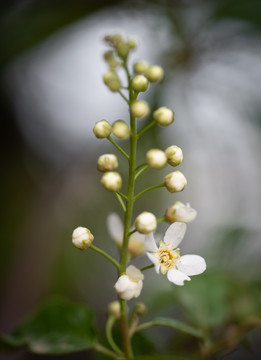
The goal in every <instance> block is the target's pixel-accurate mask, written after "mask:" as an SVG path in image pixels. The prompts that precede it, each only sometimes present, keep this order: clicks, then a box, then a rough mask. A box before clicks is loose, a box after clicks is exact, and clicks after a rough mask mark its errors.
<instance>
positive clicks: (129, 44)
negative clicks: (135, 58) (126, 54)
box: [127, 39, 137, 49]
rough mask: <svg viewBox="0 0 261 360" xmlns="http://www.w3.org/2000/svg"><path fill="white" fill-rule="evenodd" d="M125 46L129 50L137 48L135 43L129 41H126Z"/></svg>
mask: <svg viewBox="0 0 261 360" xmlns="http://www.w3.org/2000/svg"><path fill="white" fill-rule="evenodd" d="M127 45H128V46H129V48H130V49H134V48H135V47H136V46H137V43H136V41H135V40H132V39H130V40H128V41H127Z"/></svg>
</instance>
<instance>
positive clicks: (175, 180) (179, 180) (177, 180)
mask: <svg viewBox="0 0 261 360" xmlns="http://www.w3.org/2000/svg"><path fill="white" fill-rule="evenodd" d="M164 183H165V186H166V188H167V189H168V191H169V192H171V193H174V192H179V191H182V190H183V189H184V188H185V186H186V185H187V179H186V178H185V176H184V175H183V174H182V172H180V171H174V172H172V173H170V174H168V175H166V176H165V178H164Z"/></svg>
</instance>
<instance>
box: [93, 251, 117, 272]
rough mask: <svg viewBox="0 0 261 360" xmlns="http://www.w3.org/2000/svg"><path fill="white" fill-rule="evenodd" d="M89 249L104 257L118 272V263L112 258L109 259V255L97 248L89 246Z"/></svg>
mask: <svg viewBox="0 0 261 360" xmlns="http://www.w3.org/2000/svg"><path fill="white" fill-rule="evenodd" d="M90 249H92V250H94V251H96V252H97V253H98V254H100V255H102V256H104V257H105V258H106V259H107V260H109V261H110V262H111V263H112V264H113V265H114V266H116V268H117V269H118V270H119V269H120V264H119V263H118V261H116V260H115V259H113V257H111V256H110V255H109V254H107V253H106V252H105V251H103V250H102V249H100V248H98V247H97V246H94V245H91V246H90Z"/></svg>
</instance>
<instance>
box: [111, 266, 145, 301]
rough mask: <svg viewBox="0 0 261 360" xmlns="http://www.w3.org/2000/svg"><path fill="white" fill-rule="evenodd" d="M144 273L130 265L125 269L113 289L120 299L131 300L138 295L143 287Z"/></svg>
mask: <svg viewBox="0 0 261 360" xmlns="http://www.w3.org/2000/svg"><path fill="white" fill-rule="evenodd" d="M143 279H144V275H143V274H142V272H141V271H140V270H139V269H137V268H136V267H135V266H133V265H130V266H128V267H127V269H126V275H125V274H123V275H121V276H120V277H119V278H118V280H117V282H116V284H115V285H114V289H115V290H116V292H117V294H118V295H119V297H120V298H121V299H124V300H131V299H133V298H137V297H138V296H140V293H141V290H142V287H143Z"/></svg>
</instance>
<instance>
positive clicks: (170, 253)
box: [145, 222, 206, 285]
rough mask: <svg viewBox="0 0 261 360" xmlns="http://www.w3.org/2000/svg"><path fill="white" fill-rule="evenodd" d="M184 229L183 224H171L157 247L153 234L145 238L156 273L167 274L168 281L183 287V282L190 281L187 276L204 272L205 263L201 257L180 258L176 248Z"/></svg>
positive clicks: (184, 256)
mask: <svg viewBox="0 0 261 360" xmlns="http://www.w3.org/2000/svg"><path fill="white" fill-rule="evenodd" d="M186 228H187V226H186V224H184V223H180V222H175V223H174V224H171V225H170V227H169V228H168V230H167V231H166V233H165V236H164V239H163V241H161V242H160V245H159V247H157V245H156V243H155V240H154V237H153V233H150V234H148V235H146V238H145V249H146V250H147V256H148V258H149V259H150V261H151V262H152V263H153V264H154V266H155V270H156V272H157V273H158V274H159V272H160V271H161V273H162V274H167V278H168V280H169V281H171V282H173V283H174V284H176V285H184V281H185V280H188V281H190V280H191V279H190V277H189V276H192V275H198V274H201V273H203V272H204V271H205V270H206V262H205V260H204V259H203V258H202V257H201V256H199V255H183V256H180V249H178V248H177V246H178V245H179V244H180V243H181V241H182V239H183V237H184V235H185V232H186Z"/></svg>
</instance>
